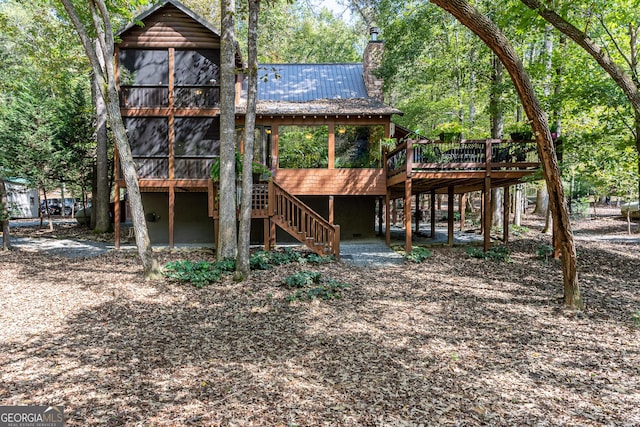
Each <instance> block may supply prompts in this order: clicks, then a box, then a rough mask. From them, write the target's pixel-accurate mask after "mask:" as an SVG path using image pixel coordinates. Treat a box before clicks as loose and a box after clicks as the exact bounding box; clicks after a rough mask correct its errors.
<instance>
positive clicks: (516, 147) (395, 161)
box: [384, 139, 539, 177]
mask: <svg viewBox="0 0 640 427" xmlns="http://www.w3.org/2000/svg"><path fill="white" fill-rule="evenodd" d="M536 148H537V146H536V143H535V141H512V140H502V139H483V140H461V141H451V142H447V141H432V140H407V141H405V142H404V143H403V144H400V145H399V146H398V147H397V148H396V149H395V150H393V151H391V152H389V153H387V154H386V155H385V157H384V160H385V169H386V176H387V177H392V176H394V175H398V174H401V173H405V174H406V176H407V177H409V176H411V175H412V174H414V173H415V172H420V171H428V170H440V171H446V170H455V171H460V170H469V171H474V170H475V171H478V170H484V169H489V170H490V169H499V168H508V169H529V168H535V167H537V165H538V164H539V159H538V157H537V150H536Z"/></svg>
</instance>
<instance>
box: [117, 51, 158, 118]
mask: <svg viewBox="0 0 640 427" xmlns="http://www.w3.org/2000/svg"><path fill="white" fill-rule="evenodd" d="M118 57H119V61H120V67H119V76H120V89H121V90H120V105H121V107H125V108H135V107H166V106H167V105H169V51H168V50H149V49H121V50H120V52H119V54H118Z"/></svg>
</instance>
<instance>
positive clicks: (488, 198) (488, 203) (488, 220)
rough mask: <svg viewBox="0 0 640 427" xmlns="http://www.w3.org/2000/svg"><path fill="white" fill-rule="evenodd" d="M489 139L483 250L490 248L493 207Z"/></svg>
mask: <svg viewBox="0 0 640 427" xmlns="http://www.w3.org/2000/svg"><path fill="white" fill-rule="evenodd" d="M491 161H492V160H491V140H490V139H487V140H486V142H485V162H486V165H485V176H484V189H483V194H482V195H483V198H482V199H483V203H482V210H483V213H484V215H483V218H482V222H483V224H484V227H483V228H484V250H485V252H486V251H488V250H489V249H490V248H491V212H492V209H493V206H492V205H493V200H491Z"/></svg>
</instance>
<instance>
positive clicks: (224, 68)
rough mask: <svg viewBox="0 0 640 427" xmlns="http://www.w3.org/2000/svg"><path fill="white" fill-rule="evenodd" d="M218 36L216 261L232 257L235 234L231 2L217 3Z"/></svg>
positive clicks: (233, 49) (233, 58) (232, 4)
mask: <svg viewBox="0 0 640 427" xmlns="http://www.w3.org/2000/svg"><path fill="white" fill-rule="evenodd" d="M220 3H221V4H220V6H221V7H220V8H221V13H222V37H221V50H220V53H221V54H220V191H219V192H218V194H220V200H219V210H218V212H219V221H220V225H219V227H218V230H219V231H218V241H217V242H216V252H217V257H218V260H222V259H225V258H234V257H235V256H236V252H237V249H238V241H237V232H236V225H237V224H236V161H235V155H236V154H235V150H236V146H235V123H236V118H235V99H236V92H235V81H236V78H235V77H236V75H235V50H236V45H235V31H234V25H235V19H234V14H235V0H221V2H220Z"/></svg>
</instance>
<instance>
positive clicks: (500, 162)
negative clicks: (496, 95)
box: [385, 139, 539, 251]
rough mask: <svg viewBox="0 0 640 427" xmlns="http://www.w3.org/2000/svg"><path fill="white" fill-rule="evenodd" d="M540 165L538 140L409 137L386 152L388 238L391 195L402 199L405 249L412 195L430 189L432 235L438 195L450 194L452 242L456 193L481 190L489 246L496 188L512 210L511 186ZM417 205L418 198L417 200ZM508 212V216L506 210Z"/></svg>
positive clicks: (408, 246)
mask: <svg viewBox="0 0 640 427" xmlns="http://www.w3.org/2000/svg"><path fill="white" fill-rule="evenodd" d="M538 167H539V161H538V154H537V148H536V143H535V141H512V140H499V139H487V140H462V141H450V142H446V141H430V140H419V141H414V140H408V141H405V142H403V143H402V144H400V145H399V146H398V147H396V149H395V150H393V151H391V152H390V153H388V154H387V155H386V156H385V169H386V170H385V175H386V177H387V195H386V209H385V212H386V218H385V224H386V233H385V234H386V241H387V244H389V243H390V239H391V230H390V223H391V220H390V212H391V208H390V205H391V201H392V200H395V199H403V201H404V228H405V249H406V251H411V245H412V219H414V218H415V219H416V221H419V219H420V218H419V217H418V216H414V215H412V197H414V196H415V198H416V201H417V200H418V197H419V195H420V194H425V193H426V194H430V195H431V197H430V200H431V209H430V212H431V221H430V222H431V235H434V233H435V230H434V227H435V218H434V213H435V208H434V203H435V195H436V194H447V197H448V203H447V206H448V209H449V212H448V215H447V216H448V218H449V221H448V242H449V244H453V225H454V224H453V218H454V212H453V209H454V197H455V195H456V194H465V193H469V192H474V191H481V192H482V209H481V215H482V225H483V227H482V228H483V230H484V247H485V249H488V248H489V246H490V242H491V240H490V233H489V232H487V230H490V229H491V212H492V211H493V209H492V204H493V203H494V201H493V200H492V198H491V189H492V188H504V190H505V193H506V194H505V197H504V198H503V200H504V210H505V212H508V211H509V205H508V204H509V196H508V192H509V188H510V187H511V186H512V185H515V184H518V183H521V182H522V181H523V179H524V178H525V177H527V176H530V175H532V174H534V173H535V172H536V171H537V170H538ZM416 205H417V203H416ZM505 217H507V218H508V216H507V215H505ZM504 236H505V240H507V239H508V221H505V229H504Z"/></svg>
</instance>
